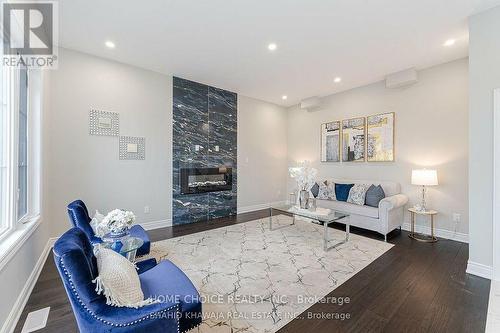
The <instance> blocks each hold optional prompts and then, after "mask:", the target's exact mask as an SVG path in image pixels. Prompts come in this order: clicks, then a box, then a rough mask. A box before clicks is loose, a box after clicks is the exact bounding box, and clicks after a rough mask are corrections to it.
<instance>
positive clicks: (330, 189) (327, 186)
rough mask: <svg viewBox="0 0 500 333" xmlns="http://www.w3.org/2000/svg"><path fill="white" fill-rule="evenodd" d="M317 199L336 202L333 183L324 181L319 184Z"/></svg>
mask: <svg viewBox="0 0 500 333" xmlns="http://www.w3.org/2000/svg"><path fill="white" fill-rule="evenodd" d="M318 199H322V200H337V198H336V197H335V183H334V182H331V181H326V180H325V181H324V182H321V183H319V190H318Z"/></svg>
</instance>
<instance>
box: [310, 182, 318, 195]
mask: <svg viewBox="0 0 500 333" xmlns="http://www.w3.org/2000/svg"><path fill="white" fill-rule="evenodd" d="M311 193H312V195H313V196H314V197H315V198H317V197H318V193H319V185H318V183H314V185H313V186H312V187H311Z"/></svg>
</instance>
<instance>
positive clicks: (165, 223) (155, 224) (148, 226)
mask: <svg viewBox="0 0 500 333" xmlns="http://www.w3.org/2000/svg"><path fill="white" fill-rule="evenodd" d="M139 224H140V225H141V226H142V227H143V228H144V229H145V230H154V229H160V228H165V227H171V226H172V219H166V220H159V221H150V222H140V223H139Z"/></svg>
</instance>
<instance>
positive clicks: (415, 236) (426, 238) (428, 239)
mask: <svg viewBox="0 0 500 333" xmlns="http://www.w3.org/2000/svg"><path fill="white" fill-rule="evenodd" d="M408 211H409V212H410V214H411V231H410V234H409V235H408V237H410V238H412V239H415V240H417V241H419V242H426V243H434V242H437V241H438V239H437V237H436V236H434V215H436V214H437V213H438V212H437V211H435V210H425V211H421V210H417V209H415V208H409V209H408ZM417 215H424V216H430V218H431V234H430V236H429V235H423V234H419V233H416V232H415V219H416V216H417Z"/></svg>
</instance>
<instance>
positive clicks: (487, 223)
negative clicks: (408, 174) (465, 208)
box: [469, 7, 500, 267]
mask: <svg viewBox="0 0 500 333" xmlns="http://www.w3.org/2000/svg"><path fill="white" fill-rule="evenodd" d="M499 32H500V7H496V8H494V9H491V10H489V11H486V12H483V13H481V14H478V15H475V16H472V17H471V18H470V19H469V40H470V49H469V80H470V82H469V86H470V104H469V132H470V136H469V149H470V160H469V198H470V202H469V210H470V221H471V223H470V246H469V261H470V262H473V263H477V264H481V265H485V266H487V267H491V265H492V263H493V248H492V246H493V240H492V234H493V90H494V89H495V88H500V65H499V59H500V37H499Z"/></svg>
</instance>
